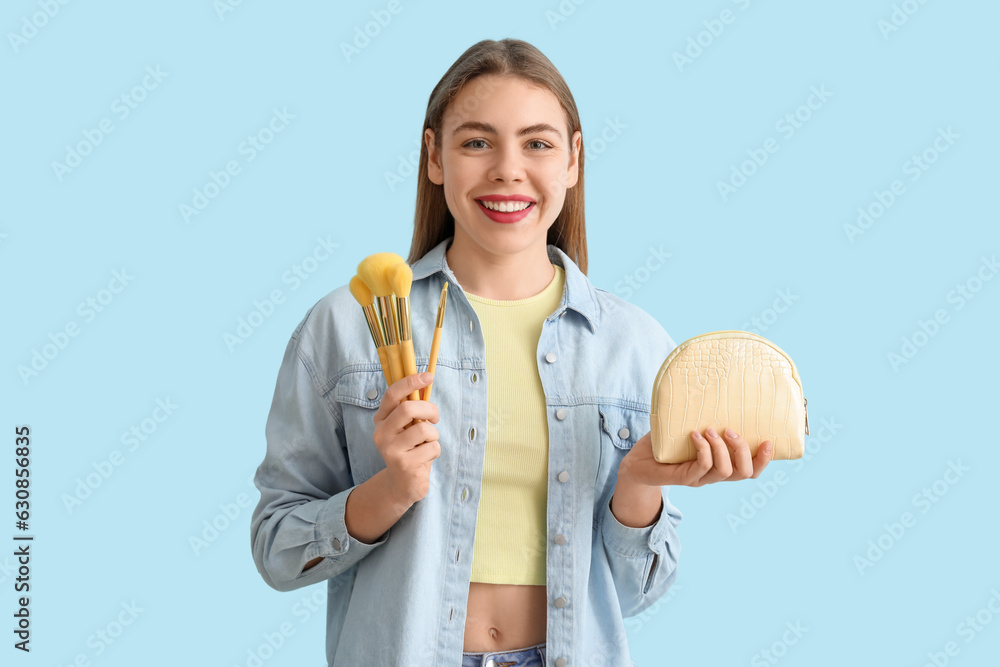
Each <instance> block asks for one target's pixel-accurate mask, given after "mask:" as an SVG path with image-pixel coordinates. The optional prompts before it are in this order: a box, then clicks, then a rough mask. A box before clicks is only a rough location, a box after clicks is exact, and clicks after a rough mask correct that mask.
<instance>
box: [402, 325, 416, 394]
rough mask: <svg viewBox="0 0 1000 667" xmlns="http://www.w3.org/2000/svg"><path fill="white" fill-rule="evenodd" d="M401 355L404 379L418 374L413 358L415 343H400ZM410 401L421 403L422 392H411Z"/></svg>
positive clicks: (408, 341) (406, 341)
mask: <svg viewBox="0 0 1000 667" xmlns="http://www.w3.org/2000/svg"><path fill="white" fill-rule="evenodd" d="M399 355H400V357H401V358H402V360H403V377H409V376H410V375H416V374H417V361H416V359H415V358H414V356H413V341H412V340H404V341H400V342H399ZM408 398H409V400H411V401H419V400H420V392H419V391H418V390H416V389H414V390H413V391H411V392H410V395H409V397H408Z"/></svg>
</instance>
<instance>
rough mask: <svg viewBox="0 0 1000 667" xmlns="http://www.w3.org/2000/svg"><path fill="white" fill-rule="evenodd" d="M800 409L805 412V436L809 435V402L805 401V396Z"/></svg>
mask: <svg viewBox="0 0 1000 667" xmlns="http://www.w3.org/2000/svg"><path fill="white" fill-rule="evenodd" d="M802 407H803V408H805V411H806V435H809V401H807V400H806V397H805V396H803V397H802Z"/></svg>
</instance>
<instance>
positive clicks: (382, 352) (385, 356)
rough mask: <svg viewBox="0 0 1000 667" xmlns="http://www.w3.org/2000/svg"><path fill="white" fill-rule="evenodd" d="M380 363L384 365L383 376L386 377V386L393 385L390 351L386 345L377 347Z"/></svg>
mask: <svg viewBox="0 0 1000 667" xmlns="http://www.w3.org/2000/svg"><path fill="white" fill-rule="evenodd" d="M375 350H376V351H377V352H378V361H379V363H380V364H382V374H383V375H385V386H387V387H388V386H389V385H391V384H392V369H391V368H390V367H389V350H388V348H386V346H385V345H383V346H382V347H377V348H375Z"/></svg>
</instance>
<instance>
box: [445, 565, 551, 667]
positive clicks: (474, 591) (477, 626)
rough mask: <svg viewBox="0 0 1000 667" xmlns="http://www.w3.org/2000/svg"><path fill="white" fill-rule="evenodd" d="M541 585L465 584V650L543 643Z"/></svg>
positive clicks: (499, 649)
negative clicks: (466, 601) (467, 590)
mask: <svg viewBox="0 0 1000 667" xmlns="http://www.w3.org/2000/svg"><path fill="white" fill-rule="evenodd" d="M545 613H546V599H545V586H532V585H524V586H522V585H517V584H485V583H482V582H478V581H473V582H470V584H469V601H468V605H467V610H466V617H465V648H464V649H463V651H464V652H466V653H490V652H494V651H510V650H514V649H520V648H526V647H528V646H535V645H536V644H542V643H544V642H545Z"/></svg>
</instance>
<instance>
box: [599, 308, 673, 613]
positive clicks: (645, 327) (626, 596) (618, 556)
mask: <svg viewBox="0 0 1000 667" xmlns="http://www.w3.org/2000/svg"><path fill="white" fill-rule="evenodd" d="M647 318H648V319H647V320H646V321H645V322H643V324H642V326H641V327H639V328H640V329H641V330H642V331H643V332H644V335H645V336H646V337H647V338H646V340H647V341H648V343H647V344H646V345H636V346H635V350H636V355H637V358H638V359H639V361H638V366H637V367H638V369H639V371H638V372H639V373H640V374H644V375H642V377H643V382H642V391H643V392H649V393H648V394H646V395H648V396H649V395H651V394H652V390H653V382H654V379H655V374H656V373H657V372H658V371H659V369H660V366H661V364H662V363H663V362H664V361H665V360H666V358H667V356H668V355H669V354H670V352H672V351H673V349H674V348H675V347H676V346H677V345H676V343H674V340H673V338H671V337H670V335H669V334H668V333H667V332H666V330H665V329H664V328H663V326H662V325H661V324H660V323H659V322H658V321H656V320H655V319H654V318H652V317H650V316H648V315H647ZM647 430H648V429H647ZM625 454H626V452H621V458H619V459H618V461H617V463H618V464H620V463H621V459H623V458H625ZM616 469H617V468H616ZM668 489H669V487H668V486H661V487H660V495H661V497H662V505H661V509H660V515H659V517H658V518H657V520H656V521H655V522H654V523H653V525H652V526H646V527H644V528H632V527H629V526H626V525H624V524H622V523H621V522H620V521H618V519H616V518H615V515H614V513H613V512H612V511H611V501H610V499H609V500H608V503H607V504H606V505H605V506H604V510H603V511H602V512H601V514H602V521H601V534H602V539H603V541H604V550H605V552H606V553H607V555H608V561H609V563H610V565H611V576H612V579H613V580H614V582H615V588H616V589H617V590H618V602H619V604H620V605H621V609H622V616H623V617H624V618H628V617H629V616H635V615H636V614H639V613H641V612H642V611H643V610H645V609H646V608H647V607H649V606H650V605H652V604H653V603H654V602H656V601H657V600H658V599H660V598H661V597H662V596H663V595H664V593H666V592H667V591H668V590H669V589H670V587H671V586H672V585H673V583H674V580H675V579H676V578H677V560H678V557H679V556H680V553H681V543H680V538H679V537H678V535H677V526H678V524H680V522H681V519H682V515H681V512H680V510H679V509H677V508H676V507H675V506H674V505H673V504H672V503H671V502H670V500H669V498H668V497H667V490H668ZM612 495H613V494H612Z"/></svg>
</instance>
